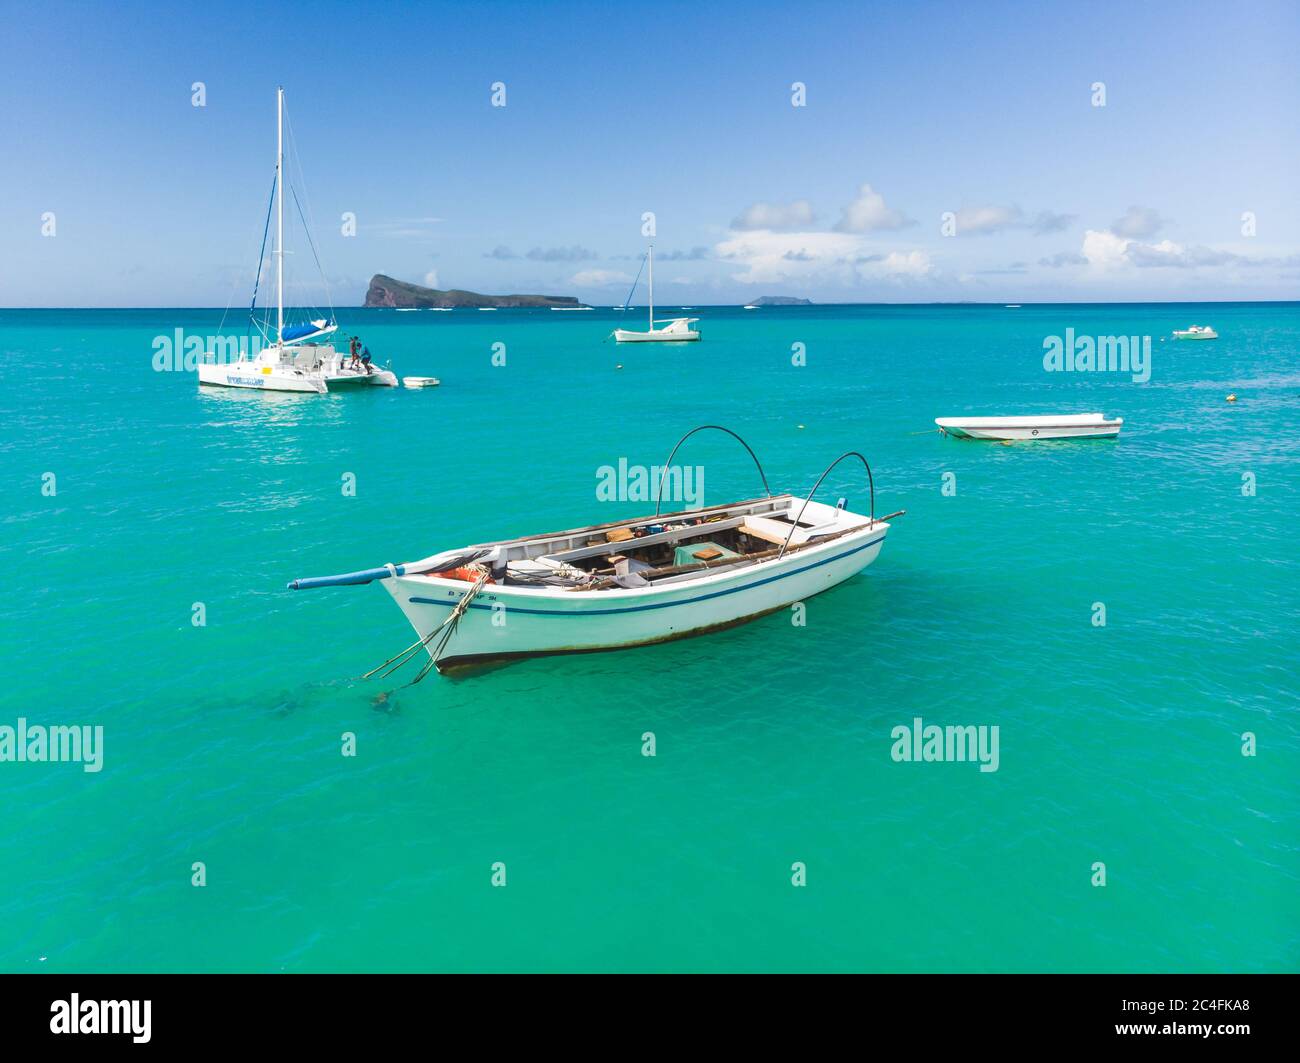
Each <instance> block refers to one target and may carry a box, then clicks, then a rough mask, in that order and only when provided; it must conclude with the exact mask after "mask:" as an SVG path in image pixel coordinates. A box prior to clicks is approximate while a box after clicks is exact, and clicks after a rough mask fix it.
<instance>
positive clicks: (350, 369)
mask: <svg viewBox="0 0 1300 1063" xmlns="http://www.w3.org/2000/svg"><path fill="white" fill-rule="evenodd" d="M274 195H275V248H274V250H273V251H272V254H273V255H274V257H275V288H276V292H275V327H274V336H272V334H271V325H270V323H269V322H266V323H263V322H260V321H257V320H256V317H255V316H254V319H253V322H252V323H253V325H254V326H255V327H256V328H257V330H258V332H259V333H260V334H261V338H262V339H263V340H265V341H266V342H265V345H264V346H262V347H261V348H260V349H259V350H257V351H256V352H249V351H244V352H243V353H242V354H241V355H240V358H239V360H238V361H235V362H224V363H202V364H200V365H199V367H198V368H199V383H200V384H212V385H217V386H220V387H229V388H254V389H256V390H259V391H301V392H309V393H314V394H317V395H324V394H325V393H326V392H328V391H332V390H334V389H336V388H342V387H354V386H357V385H362V386H365V385H377V386H379V387H397V376H396V374H394V373H392V372H390V371H389V370H387V369H379V368H377V367H375V366H371V365H369V364H363V363H362V361H361V360H360V359H359V358H357V357H354V356H352V355H351V353H350V352H349V353H348V354H344V353H343V352H341V351H338V350H336V349H335V348H334V347H333V345H331V344H325V343H317V342H315V341H317V340H320V339H323V338H324V337H326V336H329V335H330V334H331V333H333V332H335V331H337V329H338V324H337V323H336V322H335V321H334V314H333V310H332V309H331V311H330V313H329V314H328V315H326V316H322V317H316V318H309V320H307V321H306V322H304V323H302V324H298V325H289V326H286V325H285V321H284V254H285V251H284V89H283V88H280V89H277V90H276V144H275V193H274ZM296 202H297V197H296V196H295V203H296ZM300 211H301V208H300ZM302 220H303V227H304V229H305V228H306V224H307V223H306V219H305V218H303V219H302ZM267 223H268V226H269V223H270V217H269V214H268V217H267ZM307 238H308V241H310V240H311V234H310V232H308V237H307ZM263 247H264V248H265V234H263ZM312 252H313V254H314V253H315V247H314V246H313V248H312ZM318 264H319V263H318ZM261 278H262V262H261V259H260V258H259V260H258V264H257V281H256V282H254V285H253V305H254V310H255V308H256V304H257V288H258V286H259V285H260V283H261Z"/></svg>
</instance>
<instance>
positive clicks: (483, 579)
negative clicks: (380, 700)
mask: <svg viewBox="0 0 1300 1063" xmlns="http://www.w3.org/2000/svg"><path fill="white" fill-rule="evenodd" d="M491 574H492V573H491V572H484V573H483V575H481V576H480V577H479V578H478V579H477V580H476V581H475V583H474V586H472V587H471V588H470V589H469V590H468V591H466V592H465V594H464V596H463V597H462V598H461V600H460V601H458V602H457V603H456V607H455V608H454V609H452V611H451V615H449V616H448V617H447V619H446V620H444V621H443V622H442V623H441V624H439V625H438V626H437V627H436V628H434V629H433V630H432V631H430V632H429V633H428V634H427V635H425V636H423V637H422V638H418V639H416V640H415V641H414V642H412V643H411V644H410V645H409V646H407V647H406V649H404V650H402V652H401V653H398V654H394V655H393V656H392V657H389V658H388V660H386V661H385V662H384V663H383V664H381V665H378V666H377V667H375V668H372V669H370V671H368V672H367V673H366V674H365V675H363V676H361V677H360V678H362V679H369V678H371V677H372V676H374V675H375V673H377V672H382V673H383V674H382V675H380V676H379V678H380V679H387V678H388V677H389V676H390V675H392V674H393V673H394V672H396V671H397V670H398V669H399V668H401V667H402V666H403V665H405V664H408V663H409V662H410V661H411V659H412V658H414V657H415V655H416V654H417V653H418V652H419V651H420V650H421V649H423V648H424V647H425V646H427V645H428V644H429V643H430V642H431V641H432V640H433V637H434V636H435V635H437V634H438V633H439V632H445V634H444V635H443V636H442V638H441V639H440V640H439V641H438V645H437V646H436V647H435V649H434V652H433V653H432V654H431V655H430V657H429V663H428V664H426V665H425V666H424V667H423V668H422V669H421V670H420V674H419V675H417V676H416V677H415V678H414V679H412V680H411V682H409V683H408V684H407V686H415V684H416V683H418V682H419V681H420V680H421V679H423V678H424V677H425V676H426V675H428V674H429V669H430V668H432V667H433V666H434V665H435V664H436V663H437V662H438V658H439V657H441V656H442V651H443V650H445V649H446V648H447V643H448V642H450V641H451V636H452V635H453V634H454V633H455V630H456V625H457V624H458V623H459V622H460V618H461V617H462V616H464V615H465V612H466V610H468V609H469V603H470V602H471V601H473V599H474V596H475V595H476V594H478V592H479V591H481V590H482V589H483V588H484V586H486V584H487V581H488V577H489V576H491ZM394 662H396V663H394ZM390 665H392V667H389V666H390ZM385 669H387V671H385Z"/></svg>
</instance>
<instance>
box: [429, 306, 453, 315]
mask: <svg viewBox="0 0 1300 1063" xmlns="http://www.w3.org/2000/svg"><path fill="white" fill-rule="evenodd" d="M429 309H430V310H436V311H438V313H440V314H450V313H451V311H452V307H450V306H431V307H429Z"/></svg>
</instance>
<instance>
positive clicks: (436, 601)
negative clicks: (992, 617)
mask: <svg viewBox="0 0 1300 1063" xmlns="http://www.w3.org/2000/svg"><path fill="white" fill-rule="evenodd" d="M884 541H885V537H884V536H883V535H881V536H879V537H878V538H875V539H870V540H868V541H867V542H865V543H863V544H862V545H861V546H855V547H854V548H853V549H852V550H846V551H845V552H844V553H842V554H836V555H835V556H834V557H827V558H824V559H822V560H821V561H814V562H813V563H812V564H811V565H804V567H803V568H792V569H791V570H790V571H789V572H782V573H780V574H779V575H776V576H768V577H767V578H766V579H761V580H756V581H755V582H753V583H746V584H745V585H744V586H743V587H729V588H727V589H726V590H720V591H712V592H710V593H709V594H700V595H697V596H696V597H694V598H682V599H681V600H679V601H675V602H653V603H651V604H649V605H625V606H622V607H620V608H618V609H583V610H580V611H574V612H566V611H565V610H563V609H523V608H520V607H519V606H515V605H511V606H507V609H508V610H509V611H510V612H512V613H525V614H529V615H533V616H565V617H580V616H610V615H611V614H613V613H640V612H643V611H645V610H647V609H672V608H675V607H676V606H679V605H692V604H694V603H695V602H706V601H708V600H709V599H710V598H722V597H724V596H726V595H728V594H739V593H740V592H741V591H748V590H753V589H754V588H755V587H762V586H763V585H764V584H767V583H775V582H776V581H777V580H782V579H787V578H788V577H790V576H797V575H799V574H800V573H801V572H809V571H811V570H812V569H814V568H821V567H822V565H829V564H831V563H832V562H834V561H840V560H842V559H843V558H846V557H852V556H853V555H854V554H860V553H861V552H862V551H863V550H866V549H869V548H870V547H872V546H875V545H876V544H877V543H882V542H884ZM407 600H408V601H409V602H411V603H412V604H415V605H445V606H446V607H447V608H449V609H450V608H454V607H455V605H456V603H457V602H458V601H459V600H460V599H458V598H445V599H442V598H408V599H407ZM469 607H470V608H471V609H491V608H492V606H491V605H479V604H478V603H476V602H471V603H470V606H469Z"/></svg>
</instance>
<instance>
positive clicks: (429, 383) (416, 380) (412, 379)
mask: <svg viewBox="0 0 1300 1063" xmlns="http://www.w3.org/2000/svg"><path fill="white" fill-rule="evenodd" d="M440 383H441V381H440V380H439V379H438V378H437V377H436V376H404V377H402V386H403V387H407V388H436V387H437V386H438V385H439V384H440Z"/></svg>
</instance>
